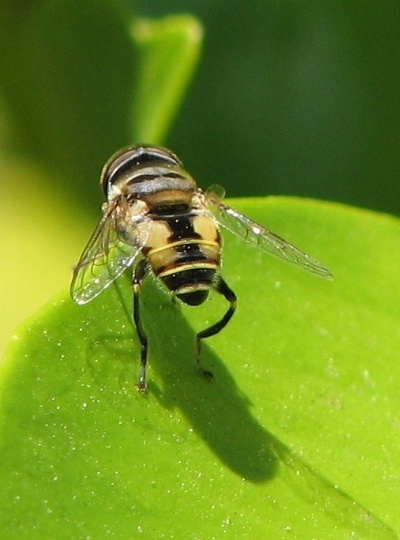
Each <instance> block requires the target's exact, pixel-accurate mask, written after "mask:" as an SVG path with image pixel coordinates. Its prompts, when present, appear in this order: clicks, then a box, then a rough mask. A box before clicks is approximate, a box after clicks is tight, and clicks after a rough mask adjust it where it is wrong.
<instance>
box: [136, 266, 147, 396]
mask: <svg viewBox="0 0 400 540" xmlns="http://www.w3.org/2000/svg"><path fill="white" fill-rule="evenodd" d="M148 269H149V267H148V263H147V261H145V260H142V261H140V262H139V263H138V265H137V266H136V268H135V272H134V274H133V320H134V321H135V326H136V331H137V334H138V337H139V342H140V372H139V383H138V384H137V385H136V388H137V389H138V390H139V392H143V393H145V392H147V382H146V364H147V348H148V347H147V345H148V341H147V335H146V332H145V331H144V328H143V324H142V319H141V316H140V298H139V297H140V287H141V285H142V281H143V279H144V278H145V277H146V274H147V272H148Z"/></svg>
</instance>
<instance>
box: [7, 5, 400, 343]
mask: <svg viewBox="0 0 400 540" xmlns="http://www.w3.org/2000/svg"><path fill="white" fill-rule="evenodd" d="M178 12H185V13H188V12H190V13H191V14H193V15H195V16H198V18H199V20H200V21H201V22H202V23H203V25H204V30H205V38H204V49H203V54H202V59H201V61H200V64H199V69H198V71H197V73H196V76H195V78H194V80H193V83H192V86H191V88H190V91H189V92H188V95H187V97H186V99H185V101H184V104H183V107H182V108H181V110H180V112H179V115H178V117H177V120H176V122H175V124H174V127H173V129H172V131H171V132H170V133H169V135H168V137H167V138H166V139H165V137H164V135H165V133H157V134H155V135H154V140H151V141H146V142H164V143H165V144H167V145H168V146H170V147H171V148H172V149H173V150H174V151H175V152H177V153H178V155H180V156H181V157H182V159H183V162H184V163H185V165H186V167H187V168H188V170H189V171H191V172H192V174H193V175H194V176H195V177H196V178H197V179H198V182H199V184H200V185H201V186H202V187H207V186H208V185H210V184H213V183H220V184H223V185H224V186H225V187H226V188H227V192H228V195H229V196H249V195H269V194H289V195H300V196H307V197H316V198H322V199H330V200H336V201H342V202H345V203H350V204H354V205H357V206H362V207H368V208H373V209H376V210H383V211H388V212H391V213H394V214H398V213H399V211H400V202H399V197H398V193H399V189H398V181H397V179H398V177H399V171H400V144H399V143H400V129H399V127H400V112H399V100H400V7H399V3H398V2H397V1H389V0H385V1H382V2H379V3H377V2H372V1H369V2H368V1H364V2H355V1H346V2H344V1H340V0H336V1H335V0H331V1H325V2H306V1H300V0H293V1H285V2H282V1H267V0H260V1H252V2H244V1H243V0H242V1H238V0H230V1H225V2H216V1H215V0H213V1H210V0H208V1H206V0H198V1H189V0H186V1H178V0H176V1H170V2H159V1H151V0H146V1H145V0H142V1H136V2H128V1H126V0H120V1H111V0H109V1H108V0H97V1H95V0H81V1H77V0H53V1H44V0H41V1H40V0H35V1H30V2H29V1H25V2H16V1H15V0H0V177H1V181H2V186H3V196H2V197H1V202H0V205H1V206H0V230H1V242H2V280H1V286H0V296H1V304H2V307H3V313H5V314H6V317H5V318H4V320H3V321H2V322H1V334H0V340H1V341H2V342H4V341H5V340H6V339H7V336H9V335H10V334H11V332H12V328H13V327H14V326H15V325H16V324H17V322H18V321H20V320H22V319H23V318H25V316H27V315H28V314H29V313H31V312H32V311H34V310H35V309H36V308H37V307H38V306H39V305H41V304H42V303H44V302H45V301H46V300H47V299H49V298H51V296H52V295H53V294H55V292H57V291H58V290H60V289H62V288H66V287H67V286H68V284H69V280H70V272H71V266H72V264H74V263H75V262H76V261H77V259H78V257H79V255H80V252H81V250H82V249H83V247H84V245H85V243H86V241H87V239H88V237H89V234H90V233H91V230H92V229H93V227H94V226H95V224H96V221H97V219H98V218H99V216H100V211H99V205H100V203H101V201H102V197H101V193H100V190H99V188H98V185H97V182H98V177H99V172H100V169H101V166H102V164H103V163H104V161H105V160H106V159H107V158H108V156H109V155H110V154H111V153H112V152H114V151H115V150H116V149H118V148H119V147H121V146H124V145H127V144H131V143H133V142H137V140H138V138H140V134H141V133H144V131H143V130H142V131H140V129H139V130H135V104H136V107H138V106H139V105H138V103H140V100H138V99H137V95H138V93H140V91H141V90H140V88H138V87H137V85H136V81H137V78H138V73H139V72H140V70H142V72H143V70H144V71H145V70H146V65H145V64H144V63H143V58H144V56H143V54H142V51H141V47H140V39H136V41H135V40H132V27H133V26H132V25H133V23H134V21H135V16H138V15H139V16H141V17H155V18H158V17H160V16H163V15H166V14H171V13H178ZM179 62H180V60H179V58H178V59H177V61H176V66H177V67H179ZM171 73H173V71H172V70H171ZM188 77H189V75H188ZM148 84H152V88H153V91H154V92H155V98H154V102H155V103H156V99H157V84H158V81H157V80H154V81H148ZM142 91H143V89H142ZM136 113H137V111H136ZM172 116H173V114H172V113H171V117H172ZM132 124H133V128H132ZM167 124H168V122H166V126H167ZM166 129H167V127H166V128H165V130H166ZM150 132H151V131H150ZM383 241H384V240H383Z"/></svg>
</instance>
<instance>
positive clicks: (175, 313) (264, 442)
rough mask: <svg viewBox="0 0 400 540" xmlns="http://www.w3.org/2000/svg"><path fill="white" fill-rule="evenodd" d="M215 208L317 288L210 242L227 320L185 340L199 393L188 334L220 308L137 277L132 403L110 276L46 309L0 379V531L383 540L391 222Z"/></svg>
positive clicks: (394, 361) (122, 290) (390, 427)
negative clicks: (140, 383)
mask: <svg viewBox="0 0 400 540" xmlns="http://www.w3.org/2000/svg"><path fill="white" fill-rule="evenodd" d="M234 206H235V207H237V208H238V209H239V210H241V211H244V212H245V213H247V214H249V215H250V216H251V217H252V218H254V219H256V220H258V221H260V222H261V223H263V224H265V225H266V226H268V227H269V228H271V229H272V230H274V231H276V232H277V233H278V234H280V235H282V236H284V237H285V238H287V239H288V240H289V241H291V242H292V243H295V244H296V245H297V246H298V247H300V248H302V249H304V250H306V251H308V252H309V253H310V254H312V255H313V256H315V257H316V258H318V259H319V260H321V262H323V263H324V264H326V265H327V266H328V267H329V268H330V270H331V271H332V272H333V274H334V276H335V280H334V281H333V282H329V281H326V280H323V279H318V278H316V277H314V276H312V275H311V274H308V273H306V272H302V271H301V270H300V269H297V268H294V267H292V266H291V265H287V264H284V263H282V262H281V261H279V260H275V259H273V258H271V257H268V256H266V255H263V254H258V253H257V252H256V251H255V250H254V249H253V248H252V247H251V246H245V245H243V243H242V242H240V240H238V239H235V238H233V237H231V236H229V235H226V236H225V239H226V242H225V244H226V245H225V248H226V249H225V253H226V255H225V261H224V272H223V273H224V276H225V278H226V280H227V281H228V283H229V284H230V285H231V286H232V287H233V288H234V290H235V291H236V293H237V295H238V297H239V307H238V312H237V314H236V315H235V317H234V319H233V320H232V322H231V323H230V325H229V326H228V327H227V328H226V329H225V330H224V331H223V332H222V333H221V334H220V335H218V336H216V337H215V338H211V339H210V340H209V341H208V342H207V345H206V346H205V347H204V351H203V353H204V354H203V364H204V365H205V366H207V368H209V369H211V370H212V371H213V372H214V374H215V379H214V381H212V382H210V381H207V380H204V378H203V377H202V376H201V375H200V374H199V373H198V372H197V371H196V369H195V367H194V353H193V330H192V328H202V327H204V326H205V325H206V324H207V322H210V321H212V320H215V319H216V318H217V317H218V316H219V314H220V313H221V310H223V309H224V308H225V306H224V304H223V301H222V300H221V299H219V298H214V297H213V298H211V299H210V301H209V302H208V303H207V304H206V305H205V306H202V307H199V308H196V309H194V308H187V309H186V308H182V309H180V308H179V307H178V306H177V305H175V304H173V303H172V302H171V300H170V299H169V297H168V296H167V295H165V294H164V293H163V291H162V290H161V289H160V288H159V287H156V286H154V283H152V282H151V281H148V282H147V283H146V285H145V287H144V291H143V304H144V319H145V321H144V322H145V326H146V328H147V330H148V333H149V338H150V363H151V368H150V370H149V394H148V395H147V396H143V395H140V394H139V393H138V392H137V391H136V390H135V388H134V384H135V382H136V380H137V375H138V365H137V364H138V356H139V348H138V342H137V339H136V336H135V334H134V332H133V329H132V326H131V322H130V315H129V314H130V309H131V292H130V285H129V280H128V279H125V278H121V279H120V282H119V287H118V288H112V289H110V290H108V291H106V292H105V293H104V294H102V295H101V296H100V297H99V298H98V299H96V300H95V301H93V302H92V303H91V304H89V305H87V306H84V307H79V306H75V305H74V304H73V303H72V302H71V300H69V298H67V297H63V298H61V299H59V300H56V301H55V302H54V303H51V304H49V305H48V306H47V307H46V308H45V309H44V310H43V311H42V312H41V313H39V314H38V315H37V317H36V318H35V319H33V320H31V321H29V322H27V323H26V324H25V325H24V326H23V327H22V328H21V329H20V332H19V333H18V337H17V338H15V341H14V343H13V344H12V345H11V347H10V348H9V350H8V353H7V355H6V358H5V361H4V362H3V364H2V366H1V373H0V375H1V379H0V384H1V387H0V388H1V404H0V407H1V430H2V443H1V449H0V468H1V472H0V475H1V478H2V490H1V492H0V506H1V508H2V512H1V517H0V527H1V530H2V531H3V534H4V535H5V537H7V538H8V539H11V540H12V539H14V538H18V539H20V538H30V539H34V538H43V537H47V538H96V539H102V538H121V539H126V538H137V537H139V536H141V537H143V538H192V539H201V538H204V539H206V538H207V539H208V538H221V537H225V538H246V537H252V538H285V537H286V536H287V537H290V538H301V539H305V538H324V539H326V538H334V539H336V538H338V539H342V538H343V539H345V538H346V539H347V538H350V537H351V538H373V539H377V538H379V539H394V538H397V535H396V533H397V534H398V533H399V531H400V521H399V512H398V508H399V505H400V492H399V476H398V471H399V470H400V458H399V452H398V451H397V449H398V447H399V444H400V436H399V424H398V411H399V409H400V398H399V392H398V380H399V367H398V366H399V362H398V354H397V349H398V347H397V344H398V341H399V333H400V330H399V328H400V320H399V319H400V307H399V305H400V284H399V280H398V276H397V274H398V268H399V266H400V253H399V250H398V246H399V245H400V223H399V221H398V220H396V219H394V218H391V217H389V216H385V215H379V214H373V213H369V212H365V211H359V210H356V209H352V208H347V207H341V206H337V205H332V204H327V203H326V204H323V203H316V202H313V201H304V200H295V199H274V198H271V199H266V200H241V201H235V204H234ZM189 322H190V325H189ZM334 486H339V488H335V487H334Z"/></svg>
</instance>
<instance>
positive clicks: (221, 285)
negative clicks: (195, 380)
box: [196, 276, 236, 379]
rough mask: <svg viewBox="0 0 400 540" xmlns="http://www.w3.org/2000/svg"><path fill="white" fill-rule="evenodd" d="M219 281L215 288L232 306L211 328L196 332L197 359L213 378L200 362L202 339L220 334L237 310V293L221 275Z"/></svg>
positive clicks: (202, 369)
mask: <svg viewBox="0 0 400 540" xmlns="http://www.w3.org/2000/svg"><path fill="white" fill-rule="evenodd" d="M217 279H218V281H217V282H216V284H215V285H214V289H215V290H216V291H217V292H218V293H219V294H222V296H224V297H225V298H226V299H227V300H228V302H229V304H230V306H229V308H228V311H227V312H226V313H225V315H224V316H223V317H222V319H221V320H219V321H218V322H216V323H215V324H213V325H212V326H210V327H209V328H206V329H205V330H202V331H201V332H198V333H197V334H196V361H197V365H198V367H199V368H200V370H201V371H202V372H203V373H204V375H205V376H206V377H207V378H209V379H212V378H213V377H214V375H213V374H212V372H211V371H209V370H208V369H204V368H203V367H202V366H201V363H200V353H201V340H202V339H204V338H208V337H210V336H215V334H218V332H220V331H221V330H222V329H223V328H225V326H226V325H227V324H228V322H229V321H230V320H231V318H232V315H233V314H234V313H235V310H236V294H235V293H234V292H233V291H232V289H230V288H229V287H228V285H227V284H226V283H225V281H224V280H223V279H222V277H221V276H218V278H217Z"/></svg>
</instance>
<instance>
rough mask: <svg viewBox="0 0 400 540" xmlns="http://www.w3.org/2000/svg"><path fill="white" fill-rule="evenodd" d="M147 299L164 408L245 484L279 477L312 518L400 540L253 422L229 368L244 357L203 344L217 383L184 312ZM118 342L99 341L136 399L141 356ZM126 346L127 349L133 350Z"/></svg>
mask: <svg viewBox="0 0 400 540" xmlns="http://www.w3.org/2000/svg"><path fill="white" fill-rule="evenodd" d="M124 297H125V294H124ZM143 298H144V300H143V302H144V305H143V317H144V324H145V326H146V329H147V332H148V336H149V343H150V370H149V381H148V387H149V393H150V396H155V397H156V399H157V401H158V402H159V405H160V406H164V407H167V408H171V409H172V408H176V409H179V410H180V411H181V413H182V414H183V416H184V417H185V418H186V420H187V421H188V423H189V424H190V425H191V426H192V428H193V430H194V431H195V432H196V433H197V434H198V436H199V437H201V438H202V439H203V441H204V442H205V443H206V444H207V446H208V447H209V449H210V450H211V451H212V452H213V454H214V455H216V456H217V458H218V459H219V460H220V461H221V462H222V463H223V464H224V465H225V466H227V467H228V468H229V469H230V470H231V471H233V472H234V473H235V474H237V475H238V476H240V477H241V478H243V479H245V480H247V481H250V482H252V483H258V484H261V483H266V482H268V481H269V480H271V479H273V478H274V477H275V476H279V477H280V479H281V480H282V481H283V482H284V483H285V485H286V486H287V487H288V489H289V490H291V491H292V492H293V493H294V494H295V495H296V496H297V497H299V498H301V499H302V500H305V501H307V502H308V503H309V504H310V506H311V507H312V508H313V509H314V511H316V510H317V511H320V512H321V513H323V514H325V515H328V516H329V517H330V518H332V519H333V520H334V521H335V522H336V524H337V525H340V526H341V527H343V528H345V529H347V530H349V531H352V533H354V534H357V535H359V536H360V537H362V538H364V537H365V538H381V539H385V540H386V539H387V540H390V539H395V538H396V535H395V533H394V532H393V531H392V530H391V529H390V528H389V527H388V526H387V525H386V524H385V523H384V522H382V521H381V520H380V519H379V518H378V517H377V516H375V515H373V514H371V512H370V511H369V510H368V509H366V508H365V507H363V506H362V505H361V504H359V503H358V502H357V501H356V500H354V499H353V498H352V497H350V496H349V495H348V494H347V493H345V492H344V491H342V490H341V489H340V488H338V487H337V486H335V485H334V484H333V483H332V482H331V481H330V480H329V479H327V478H325V477H324V476H323V475H321V474H320V473H319V472H318V471H317V470H315V469H314V468H313V467H312V466H310V465H309V464H307V463H306V462H305V461H304V460H302V459H301V458H300V457H299V456H298V455H297V454H296V453H295V452H294V451H293V450H291V449H290V448H289V447H288V446H287V445H285V444H284V443H283V442H282V441H280V440H279V439H278V438H277V437H275V436H274V435H273V434H272V433H271V432H270V431H268V429H266V427H264V426H263V425H262V424H261V423H260V422H259V421H258V420H257V419H256V418H255V417H254V416H253V415H252V412H251V401H250V400H249V399H248V398H247V397H246V396H245V395H244V394H243V393H242V392H241V390H240V388H239V386H238V384H237V383H236V381H235V379H234V378H233V377H232V375H231V374H230V372H229V369H228V367H229V363H230V362H237V361H238V360H240V358H239V359H238V358H224V359H220V358H219V357H218V355H217V354H216V353H215V352H214V351H213V349H212V348H211V347H212V345H211V344H209V345H208V344H206V343H205V344H204V347H203V350H202V364H203V366H204V367H205V368H207V369H211V370H212V372H213V374H214V379H213V380H211V381H210V380H208V379H207V378H205V377H204V376H203V374H202V373H201V372H200V370H198V369H196V366H195V353H194V330H193V328H192V327H191V326H190V325H189V323H188V321H187V320H186V318H185V317H184V315H183V313H182V312H181V310H180V309H179V308H178V307H177V306H176V305H175V304H174V303H173V302H171V299H170V298H168V297H167V296H166V295H165V294H164V293H163V292H162V291H160V290H159V288H158V287H157V286H155V285H154V283H151V280H150V284H146V286H145V291H144V294H143ZM123 305H124V309H126V312H127V316H129V313H130V311H129V310H130V309H131V307H130V305H129V300H128V297H126V298H123ZM132 331H134V329H133V327H132ZM120 338H122V341H121V342H120V344H119V339H118V336H116V335H113V336H111V335H109V336H108V337H107V335H104V336H102V338H101V339H102V340H103V345H106V343H107V342H108V346H107V348H108V349H109V351H110V358H109V359H108V362H115V359H116V358H117V357H119V359H120V362H122V364H120V365H122V368H120V370H119V375H118V377H119V384H120V385H121V387H122V386H123V387H124V389H126V388H127V385H128V386H129V387H130V388H131V389H132V390H131V391H132V392H135V390H134V384H135V382H136V381H137V375H138V366H139V350H138V347H137V345H136V341H135V339H134V340H133V341H132V339H131V338H127V336H126V330H125V334H124V335H123V336H120ZM122 342H123V343H124V344H126V343H130V347H129V350H127V349H126V348H125V347H124V346H122V345H121V343H122ZM110 369H111V368H110ZM117 371H118V370H117ZM156 381H157V382H156ZM160 381H161V387H160V386H159V384H160ZM141 398H142V399H147V397H146V396H141Z"/></svg>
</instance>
